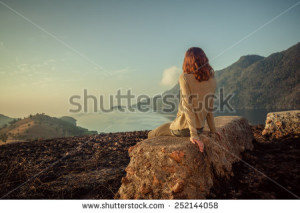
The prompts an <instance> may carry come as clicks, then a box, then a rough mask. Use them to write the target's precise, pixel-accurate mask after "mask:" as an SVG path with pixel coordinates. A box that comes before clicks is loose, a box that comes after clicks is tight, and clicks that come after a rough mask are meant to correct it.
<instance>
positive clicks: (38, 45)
mask: <svg viewBox="0 0 300 213" xmlns="http://www.w3.org/2000/svg"><path fill="white" fill-rule="evenodd" d="M297 2H298V4H297ZM293 6H294V7H293ZM299 26H300V3H299V1H297V0H281V1H275V0H252V1H250V0H249V1H243V0H231V1H230V0H228V1H224V0H219V1H217V0H198V1H188V0H185V1H179V0H169V1H167V0H165V1H154V0H153V1H149V0H147V1H143V0H137V1H133V0H127V1H121V0H120V1H113V0H112V1H110V0H107V1H100V0H99V1H96V0H93V1H92V0H81V1H75V0H72V1H71V0H69V1H66V0H55V1H54V0H51V1H49V0H26V1H25V0H0V29H1V31H0V89H1V90H0V91H1V93H0V114H5V115H8V116H11V117H22V116H27V115H28V114H30V113H32V114H35V113H37V112H44V113H46V114H49V115H53V116H60V115H66V114H68V110H69V109H70V104H69V102H68V99H69V97H70V96H72V95H83V90H84V89H87V90H88V92H89V93H90V94H93V95H95V96H99V95H101V94H106V95H108V94H113V95H115V94H116V90H117V89H119V88H122V89H123V90H124V91H125V90H126V89H130V88H131V89H132V91H133V93H136V94H140V93H146V94H148V95H154V94H157V93H160V92H163V91H165V90H167V89H169V88H171V87H172V85H173V84H174V80H172V79H173V78H172V75H173V74H174V75H176V74H178V72H181V66H182V61H183V57H184V53H185V51H186V50H187V49H188V48H189V47H191V46H198V47H201V48H203V49H204V51H205V52H206V54H207V56H208V58H209V59H210V61H211V65H212V67H213V68H214V69H215V70H219V69H222V68H225V67H226V66H228V65H230V64H232V63H233V62H235V61H236V60H238V59H239V58H240V56H242V55H247V54H258V55H262V56H268V55H270V54H271V53H274V52H278V51H282V50H285V49H287V48H288V47H290V46H292V45H294V44H296V43H298V42H299V41H300V39H299V38H300V27H299ZM166 70H167V71H166ZM164 71H166V72H169V71H170V76H169V75H165V77H166V78H170V79H162V77H163V73H164ZM175 83H176V78H175Z"/></svg>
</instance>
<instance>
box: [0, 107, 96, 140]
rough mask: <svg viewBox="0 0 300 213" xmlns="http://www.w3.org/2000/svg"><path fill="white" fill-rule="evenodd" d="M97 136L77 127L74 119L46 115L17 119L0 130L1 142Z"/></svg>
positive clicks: (93, 132) (92, 132)
mask: <svg viewBox="0 0 300 213" xmlns="http://www.w3.org/2000/svg"><path fill="white" fill-rule="evenodd" d="M91 134H97V131H89V130H88V129H85V128H82V127H79V126H76V120H75V119H74V118H72V117H68V116H64V117H62V118H55V117H50V116H48V115H45V114H43V113H42V114H39V113H37V114H36V115H29V116H28V117H26V118H23V119H15V120H13V121H11V122H10V125H8V126H6V127H3V128H1V129H0V142H2V143H3V142H16V141H31V140H37V139H39V140H40V139H50V138H57V137H68V136H80V135H91Z"/></svg>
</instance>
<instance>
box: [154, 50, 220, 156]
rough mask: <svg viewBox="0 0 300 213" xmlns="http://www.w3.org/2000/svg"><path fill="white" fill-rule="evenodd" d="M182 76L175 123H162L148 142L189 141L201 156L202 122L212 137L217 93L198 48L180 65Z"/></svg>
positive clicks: (206, 64) (213, 78) (210, 71)
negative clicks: (163, 138)
mask: <svg viewBox="0 0 300 213" xmlns="http://www.w3.org/2000/svg"><path fill="white" fill-rule="evenodd" d="M182 68H183V73H182V74H181V75H180V77H179V84H180V103H179V106H178V112H177V116H176V118H175V120H174V121H172V122H170V123H165V124H163V125H161V126H159V127H157V128H156V129H154V130H152V131H150V132H149V133H148V138H152V137H156V136H178V137H190V141H191V142H192V143H193V144H197V145H198V147H199V150H200V152H203V149H204V143H203V141H201V140H200V138H199V134H201V133H202V131H203V127H204V124H205V120H206V121H207V124H208V127H209V128H210V132H211V133H212V134H217V136H218V138H219V139H220V134H219V133H218V132H217V131H216V127H215V122H214V116H213V105H214V99H213V97H214V93H215V90H216V79H215V77H214V71H213V69H212V67H211V66H210V65H209V62H208V58H207V57H206V55H205V53H204V51H203V50H202V49H201V48H198V47H192V48H190V49H188V51H187V52H186V54H185V57H184V61H183V66H182Z"/></svg>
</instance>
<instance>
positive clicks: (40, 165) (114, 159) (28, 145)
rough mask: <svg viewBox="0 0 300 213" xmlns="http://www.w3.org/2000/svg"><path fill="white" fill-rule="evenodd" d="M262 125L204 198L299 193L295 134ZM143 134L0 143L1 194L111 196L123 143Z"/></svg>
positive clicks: (123, 159) (124, 155)
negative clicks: (270, 132)
mask: <svg viewBox="0 0 300 213" xmlns="http://www.w3.org/2000/svg"><path fill="white" fill-rule="evenodd" d="M263 127H264V126H263V125H257V126H253V127H252V129H253V132H254V135H255V140H254V141H253V143H254V149H253V151H246V152H244V153H243V161H244V162H239V163H236V164H234V165H233V171H234V174H235V175H234V177H232V178H231V180H230V181H229V182H226V183H224V182H222V179H219V180H218V185H216V186H215V187H214V188H213V189H212V190H211V193H210V195H209V197H208V198H212V199H293V198H296V197H295V196H294V195H300V187H299V184H298V183H299V182H300V181H299V180H300V172H299V171H300V168H299V165H298V163H299V162H300V161H299V158H300V157H299V156H300V146H299V137H300V135H288V136H286V137H284V138H282V139H280V140H274V139H273V140H269V139H268V138H266V137H263V136H262V135H261V132H262V130H263ZM147 133H148V131H135V132H124V133H110V134H99V135H92V136H80V137H68V138H56V139H49V140H44V141H33V142H25V143H16V144H7V145H3V146H0V198H2V199H113V196H114V194H115V193H116V192H117V191H118V188H119V187H120V185H121V178H122V177H123V176H125V171H124V169H125V168H126V166H127V164H128V163H129V160H130V159H129V156H128V148H129V147H130V146H133V145H135V144H136V143H137V142H139V141H141V140H144V139H145V138H146V137H147ZM245 162H246V163H245ZM249 165H252V166H253V168H256V170H255V169H253V168H251V167H249ZM265 175H266V176H265ZM275 182H276V183H275ZM277 184H280V185H277ZM284 188H285V189H284Z"/></svg>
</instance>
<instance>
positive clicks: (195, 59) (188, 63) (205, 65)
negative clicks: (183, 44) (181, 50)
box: [182, 47, 214, 82]
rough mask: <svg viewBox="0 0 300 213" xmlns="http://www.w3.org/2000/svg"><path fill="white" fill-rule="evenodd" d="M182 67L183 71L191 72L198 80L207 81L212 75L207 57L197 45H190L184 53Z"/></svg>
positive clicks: (212, 71)
mask: <svg viewBox="0 0 300 213" xmlns="http://www.w3.org/2000/svg"><path fill="white" fill-rule="evenodd" d="M182 69H183V72H184V73H189V74H190V73H192V74H194V76H195V78H196V79H197V80H198V81H200V82H201V81H207V80H208V79H209V78H210V77H213V76H214V70H213V68H212V67H211V66H210V65H209V62H208V58H207V57H206V55H205V53H204V51H203V50H202V49H201V48H199V47H191V48H190V49H188V50H187V51H186V53H185V57H184V61H183V65H182Z"/></svg>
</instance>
